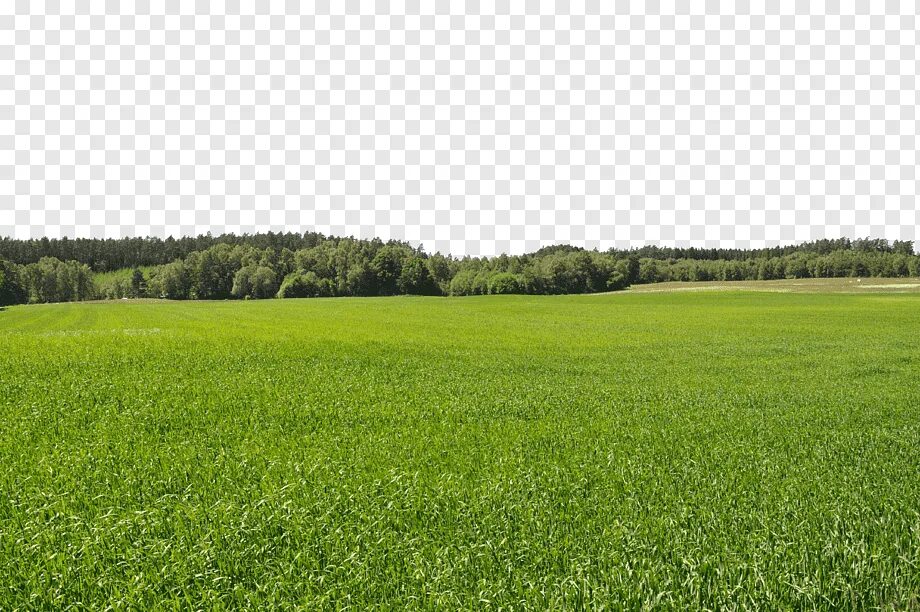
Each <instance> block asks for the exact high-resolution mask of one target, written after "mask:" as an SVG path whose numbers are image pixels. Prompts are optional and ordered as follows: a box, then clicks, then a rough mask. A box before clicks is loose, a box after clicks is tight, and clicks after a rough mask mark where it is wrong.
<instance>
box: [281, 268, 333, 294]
mask: <svg viewBox="0 0 920 612" xmlns="http://www.w3.org/2000/svg"><path fill="white" fill-rule="evenodd" d="M331 295H332V282H331V281H330V280H329V279H328V278H320V277H318V276H317V275H316V273H315V272H292V273H291V274H288V275H287V276H286V277H285V279H284V282H282V283H281V288H280V289H279V290H278V297H279V298H308V297H329V296H331Z"/></svg>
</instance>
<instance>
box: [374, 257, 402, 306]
mask: <svg viewBox="0 0 920 612" xmlns="http://www.w3.org/2000/svg"><path fill="white" fill-rule="evenodd" d="M405 259H406V252H405V250H404V249H403V248H401V247H399V246H396V245H394V244H388V245H386V246H383V247H381V248H380V250H378V251H377V254H376V255H374V259H373V260H372V261H371V270H372V271H373V272H374V275H375V276H376V277H377V283H376V284H377V291H378V293H379V294H380V295H396V294H397V293H398V292H399V277H400V275H401V274H402V267H403V261H404V260H405Z"/></svg>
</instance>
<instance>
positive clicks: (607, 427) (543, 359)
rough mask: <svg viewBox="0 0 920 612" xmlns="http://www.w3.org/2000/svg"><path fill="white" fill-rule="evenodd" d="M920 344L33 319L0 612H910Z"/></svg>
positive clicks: (522, 313)
mask: <svg viewBox="0 0 920 612" xmlns="http://www.w3.org/2000/svg"><path fill="white" fill-rule="evenodd" d="M477 273H478V272H477ZM317 280H318V277H317ZM330 282H331V281H330ZM854 321H856V322H858V323H859V324H858V325H854V324H853V323H854ZM918 327H920V295H885V294H873V295H847V294H836V295H822V294H814V293H812V294H794V293H750V292H748V293H735V292H720V293H699V292H684V293H649V294H632V293H621V294H618V295H610V296H557V297H544V296H502V297H500V298H498V297H495V298H493V297H489V296H486V297H482V298H480V299H472V300H461V299H456V300H454V299H451V300H447V299H439V298H422V297H408V298H405V299H396V300H392V299H373V298H370V299H349V300H335V301H332V300H312V301H311V300H263V301H259V300H252V301H249V302H242V301H233V302H209V303H202V302H170V303H145V302H135V301H132V302H129V303H124V304H122V303H119V304H92V305H89V304H58V305H48V306H43V307H40V308H32V307H24V308H10V309H7V310H6V311H4V312H3V313H0V346H2V350H0V388H2V391H0V609H4V610H19V609H23V610H27V609H40V610H42V609H47V610H58V609H69V608H81V609H83V608H85V609H119V610H120V609H125V610H147V609H169V608H176V609H195V610H197V609H201V610H218V609H289V608H295V607H296V608H302V609H308V610H313V609H343V608H349V609H357V610H363V609H407V608H408V609H418V608H422V609H449V610H470V609H476V610H478V609H540V610H544V609H555V610H580V609H602V608H605V607H606V608H611V607H612V608H614V609H618V608H624V609H668V610H671V609H673V610H685V609H691V610H696V609H709V610H733V609H746V608H747V609H771V610H772V609H781V610H812V609H822V610H839V609H844V610H850V609H878V610H881V609H888V610H891V609H899V610H900V609H905V610H909V609H911V606H912V605H915V604H914V602H916V595H917V593H918V592H920V573H918V571H917V567H920V546H918V539H917V538H918V529H920V522H918V514H917V509H918V508H920V479H918V478H917V475H918V473H920V453H918V452H917V449H918V448H920V427H918V423H920V404H918V402H917V398H918V397H920V377H917V375H916V372H917V364H918V362H917V359H918V353H917V347H916V340H915V338H914V337H913V334H911V333H909V332H910V330H915V329H917V328H918Z"/></svg>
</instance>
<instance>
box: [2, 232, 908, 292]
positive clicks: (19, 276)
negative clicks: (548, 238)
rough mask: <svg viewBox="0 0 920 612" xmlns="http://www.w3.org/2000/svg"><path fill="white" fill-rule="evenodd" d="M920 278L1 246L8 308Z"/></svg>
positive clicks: (257, 246) (780, 252)
mask: <svg viewBox="0 0 920 612" xmlns="http://www.w3.org/2000/svg"><path fill="white" fill-rule="evenodd" d="M918 275H920V256H918V255H916V254H915V253H914V249H913V244H912V243H911V242H909V241H897V240H896V241H893V242H889V241H887V240H884V239H869V238H866V239H857V240H851V239H848V238H840V239H836V240H817V241H813V242H807V243H803V244H799V245H790V246H783V247H773V248H766V249H750V250H745V249H699V248H693V247H691V248H669V247H658V246H646V247H642V248H638V249H630V250H623V249H610V250H607V251H597V250H585V249H583V248H580V247H575V246H570V245H554V246H548V247H544V248H542V249H540V250H538V251H536V252H534V253H529V254H526V255H504V254H503V255H498V256H495V257H462V258H458V257H452V256H445V255H442V254H440V253H435V254H427V253H425V251H424V249H423V248H421V247H414V246H412V245H411V244H409V243H406V242H399V241H388V242H384V241H382V240H380V239H372V240H367V239H357V238H352V237H348V238H337V237H332V236H324V235H322V234H318V233H314V232H306V233H303V234H297V233H290V232H289V233H273V232H268V233H261V234H252V235H248V234H247V235H241V236H236V235H233V234H227V235H221V236H216V237H215V236H211V235H203V236H198V237H184V238H179V239H173V238H171V237H170V238H167V239H165V240H163V239H160V238H123V239H105V240H103V239H89V238H86V239H84V238H79V239H68V238H62V239H48V238H42V239H33V240H14V239H10V238H3V239H0V305H11V304H21V303H48V302H70V301H82V300H93V299H121V298H142V297H151V298H166V299H174V300H185V299H198V300H222V299H265V298H275V297H278V298H293V297H338V296H387V295H452V296H464V295H485V294H534V295H540V294H568V293H597V292H604V291H616V290H620V289H625V288H626V287H629V286H630V285H633V284H643V283H657V282H666V281H707V280H718V281H732V280H773V279H783V278H832V277H908V276H918Z"/></svg>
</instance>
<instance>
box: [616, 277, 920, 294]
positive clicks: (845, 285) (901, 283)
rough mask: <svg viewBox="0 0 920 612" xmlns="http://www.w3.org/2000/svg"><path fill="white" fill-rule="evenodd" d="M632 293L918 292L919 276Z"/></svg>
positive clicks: (717, 284) (670, 286) (661, 286)
mask: <svg viewBox="0 0 920 612" xmlns="http://www.w3.org/2000/svg"><path fill="white" fill-rule="evenodd" d="M629 291H630V292H631V293H660V292H671V291H772V292H780V293H880V292H884V293H920V278H871V277H867V278H797V279H783V280H769V281H699V282H672V283H653V284H650V285H634V286H632V287H630V289H629Z"/></svg>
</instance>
